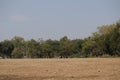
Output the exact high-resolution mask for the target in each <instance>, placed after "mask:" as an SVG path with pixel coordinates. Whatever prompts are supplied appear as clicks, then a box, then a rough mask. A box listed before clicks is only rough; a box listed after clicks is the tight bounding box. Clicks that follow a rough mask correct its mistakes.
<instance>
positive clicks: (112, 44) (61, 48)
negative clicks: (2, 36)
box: [0, 21, 120, 58]
mask: <svg viewBox="0 0 120 80" xmlns="http://www.w3.org/2000/svg"><path fill="white" fill-rule="evenodd" d="M109 56H113V57H116V56H120V21H118V22H117V23H116V24H111V25H103V26H101V27H98V31H97V32H94V33H93V34H92V36H90V37H88V38H85V39H74V40H70V39H68V37H67V36H64V37H62V38H61V39H60V40H51V39H48V40H46V41H44V40H41V39H40V40H38V41H36V40H34V39H31V40H28V41H26V40H24V38H22V37H19V36H15V37H14V38H13V39H11V40H4V41H1V42H0V57H3V58H74V57H109Z"/></svg>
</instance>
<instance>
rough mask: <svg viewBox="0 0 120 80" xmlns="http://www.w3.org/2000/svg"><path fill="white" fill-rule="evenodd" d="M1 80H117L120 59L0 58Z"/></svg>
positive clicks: (119, 76)
mask: <svg viewBox="0 0 120 80" xmlns="http://www.w3.org/2000/svg"><path fill="white" fill-rule="evenodd" d="M0 80H120V58H78V59H77V58H73V59H0Z"/></svg>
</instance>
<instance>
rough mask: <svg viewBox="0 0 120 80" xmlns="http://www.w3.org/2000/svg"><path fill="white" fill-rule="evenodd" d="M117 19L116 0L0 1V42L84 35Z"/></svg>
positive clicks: (119, 3) (118, 6)
mask: <svg viewBox="0 0 120 80" xmlns="http://www.w3.org/2000/svg"><path fill="white" fill-rule="evenodd" d="M118 19H120V0H0V41H1V40H5V39H11V38H13V37H14V36H21V37H24V38H25V39H31V38H34V39H38V38H43V39H49V38H51V39H60V38H61V37H63V36H68V38H70V39H75V38H85V37H88V36H90V35H91V34H92V32H95V31H97V27H98V26H101V25H105V24H111V23H114V22H116V21H117V20H118Z"/></svg>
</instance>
